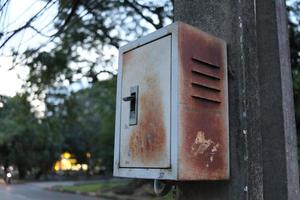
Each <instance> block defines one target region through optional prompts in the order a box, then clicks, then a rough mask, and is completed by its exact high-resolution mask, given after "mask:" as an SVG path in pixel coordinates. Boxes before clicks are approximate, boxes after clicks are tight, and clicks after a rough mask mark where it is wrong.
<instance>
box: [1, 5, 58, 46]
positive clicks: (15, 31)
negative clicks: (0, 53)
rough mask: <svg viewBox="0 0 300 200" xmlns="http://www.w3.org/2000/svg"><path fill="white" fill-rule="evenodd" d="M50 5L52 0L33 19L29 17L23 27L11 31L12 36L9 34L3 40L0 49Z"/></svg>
mask: <svg viewBox="0 0 300 200" xmlns="http://www.w3.org/2000/svg"><path fill="white" fill-rule="evenodd" d="M50 3H52V4H54V3H55V2H54V3H53V2H52V0H50V1H48V2H47V3H46V5H45V6H44V7H43V8H42V9H41V10H40V11H39V12H37V13H36V14H35V15H34V16H33V17H31V18H30V19H29V20H28V21H27V22H26V23H25V24H24V25H23V26H21V27H19V28H17V29H15V30H13V32H12V34H11V35H10V36H8V37H7V38H6V39H5V41H4V42H3V43H2V44H1V45H0V49H1V48H3V47H4V46H5V44H6V43H7V42H8V41H9V40H10V39H11V38H13V37H14V36H15V35H16V34H17V33H19V32H20V31H22V30H23V29H26V28H28V27H30V25H31V23H32V22H33V21H35V20H36V18H37V17H38V16H39V15H41V14H42V13H43V12H45V10H46V9H47V7H48V5H49V4H50Z"/></svg>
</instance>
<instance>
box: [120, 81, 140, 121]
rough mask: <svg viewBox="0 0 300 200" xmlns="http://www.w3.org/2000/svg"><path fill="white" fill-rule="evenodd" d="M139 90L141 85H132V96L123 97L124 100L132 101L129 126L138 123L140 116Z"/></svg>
mask: <svg viewBox="0 0 300 200" xmlns="http://www.w3.org/2000/svg"><path fill="white" fill-rule="evenodd" d="M138 90H139V86H132V87H130V96H127V97H123V101H129V102H130V108H129V126H132V125H136V124H137V118H138V109H137V108H138Z"/></svg>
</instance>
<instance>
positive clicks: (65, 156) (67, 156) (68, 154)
mask: <svg viewBox="0 0 300 200" xmlns="http://www.w3.org/2000/svg"><path fill="white" fill-rule="evenodd" d="M62 158H65V159H69V158H71V154H70V153H69V152H65V153H63V154H62Z"/></svg>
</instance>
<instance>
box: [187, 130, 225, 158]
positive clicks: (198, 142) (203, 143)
mask: <svg viewBox="0 0 300 200" xmlns="http://www.w3.org/2000/svg"><path fill="white" fill-rule="evenodd" d="M219 147H220V144H219V143H215V142H213V141H212V140H211V139H206V138H205V133H204V132H203V131H199V132H198V133H197V136H196V138H195V141H194V143H193V145H192V147H191V153H192V154H193V155H194V156H198V155H199V154H204V153H205V151H207V150H208V149H209V148H210V152H209V153H210V154H211V156H210V161H211V162H213V160H214V154H215V153H216V152H217V151H218V148H219Z"/></svg>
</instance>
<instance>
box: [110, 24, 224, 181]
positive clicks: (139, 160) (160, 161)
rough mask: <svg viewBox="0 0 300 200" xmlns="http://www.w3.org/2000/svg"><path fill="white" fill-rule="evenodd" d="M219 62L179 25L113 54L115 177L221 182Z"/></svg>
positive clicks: (216, 46) (215, 41)
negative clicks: (116, 68) (115, 73)
mask: <svg viewBox="0 0 300 200" xmlns="http://www.w3.org/2000/svg"><path fill="white" fill-rule="evenodd" d="M226 58H227V56H226V43H225V42H224V41H223V40H221V39H219V38H216V37H214V36H212V35H209V34H208V33H205V32H203V31H201V30H199V29H196V28H194V27H192V26H190V25H187V24H184V23H182V22H176V23H174V24H171V25H169V26H167V27H165V28H162V29H160V30H158V31H156V32H154V33H152V34H150V35H148V36H145V37H143V38H140V39H138V40H136V41H134V42H131V43H129V44H127V45H125V46H123V47H121V48H120V51H119V71H118V89H117V110H116V127H115V152H114V175H115V176H119V177H132V178H150V179H164V180H225V179H229V136H228V95H227V60H226Z"/></svg>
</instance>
